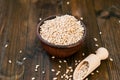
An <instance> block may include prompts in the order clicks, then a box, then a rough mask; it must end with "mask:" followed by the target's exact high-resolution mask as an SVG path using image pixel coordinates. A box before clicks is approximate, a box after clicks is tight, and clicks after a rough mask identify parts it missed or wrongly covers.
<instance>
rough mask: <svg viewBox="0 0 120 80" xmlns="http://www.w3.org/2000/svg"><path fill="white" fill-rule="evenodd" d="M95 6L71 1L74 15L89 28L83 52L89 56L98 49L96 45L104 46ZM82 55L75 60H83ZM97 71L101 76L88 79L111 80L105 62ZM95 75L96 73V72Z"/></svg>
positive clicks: (89, 2) (85, 1) (96, 75)
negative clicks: (95, 39) (81, 19)
mask: <svg viewBox="0 0 120 80" xmlns="http://www.w3.org/2000/svg"><path fill="white" fill-rule="evenodd" d="M75 3H76V4H75ZM78 3H79V4H78ZM93 5H94V3H93V2H92V1H87V0H84V1H82V0H71V8H72V9H71V10H72V11H71V13H72V15H74V16H77V17H78V18H81V17H83V22H84V23H85V25H86V28H87V36H86V41H85V44H86V45H85V46H84V48H83V51H82V52H85V53H86V54H87V55H88V54H90V53H93V52H94V51H95V50H96V49H97V48H98V47H96V46H95V44H98V45H99V46H103V44H102V42H101V37H100V35H99V27H98V24H97V21H96V14H95V11H94V6H93ZM63 6H64V5H63ZM63 9H64V8H63ZM65 11H66V10H65ZM68 11H69V10H68ZM93 38H97V39H98V41H97V42H95V41H94V40H93ZM80 54H81V52H79V53H78V54H76V56H74V59H77V58H79V59H83V58H81V57H82V56H81V57H80ZM78 55H79V57H78ZM97 69H98V70H99V71H100V74H95V75H94V76H91V75H90V76H89V77H88V78H89V79H90V80H93V79H94V80H96V79H97V80H108V79H109V78H108V72H107V66H106V63H105V62H102V65H101V66H100V67H99V68H97ZM94 73H96V72H95V71H94ZM98 76H99V77H98Z"/></svg>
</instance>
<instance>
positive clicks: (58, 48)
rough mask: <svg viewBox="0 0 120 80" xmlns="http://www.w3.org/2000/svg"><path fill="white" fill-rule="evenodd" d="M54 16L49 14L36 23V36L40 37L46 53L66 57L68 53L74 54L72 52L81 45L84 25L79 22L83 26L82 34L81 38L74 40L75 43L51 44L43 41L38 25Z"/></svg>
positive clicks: (77, 49)
mask: <svg viewBox="0 0 120 80" xmlns="http://www.w3.org/2000/svg"><path fill="white" fill-rule="evenodd" d="M55 17H56V16H50V17H47V18H45V19H43V20H41V21H40V23H39V24H38V25H37V36H38V38H39V39H40V42H41V45H42V46H43V48H44V49H45V50H46V51H47V52H48V54H50V55H53V56H56V57H59V58H64V57H68V56H70V55H72V54H74V53H76V52H77V51H79V50H80V48H81V46H82V45H83V42H84V39H85V36H86V27H85V25H84V24H83V23H82V22H81V24H82V25H83V27H84V34H83V37H82V39H81V40H79V41H78V42H76V43H75V44H71V45H54V44H51V43H49V42H47V41H45V40H44V39H43V38H42V37H41V36H40V26H41V25H42V24H43V23H44V21H46V20H51V19H54V18H55Z"/></svg>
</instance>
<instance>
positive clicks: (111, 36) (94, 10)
mask: <svg viewBox="0 0 120 80" xmlns="http://www.w3.org/2000/svg"><path fill="white" fill-rule="evenodd" d="M58 14H61V15H64V14H71V15H73V16H76V17H78V18H80V19H82V20H83V22H84V24H85V25H86V28H87V36H86V40H85V44H84V46H83V47H82V50H80V51H79V52H77V53H76V54H74V55H72V56H70V57H68V58H64V59H59V58H52V56H50V55H48V54H47V52H46V51H45V50H44V49H43V48H42V47H41V45H40V41H39V39H38V37H37V36H36V26H37V24H38V23H39V21H40V20H41V19H44V18H45V17H48V16H51V15H58ZM94 38H97V41H94ZM96 44H98V45H96ZM101 46H103V47H105V48H107V49H108V51H109V53H110V55H109V58H108V59H107V60H105V61H102V62H101V65H100V66H99V67H98V68H97V69H96V70H95V71H94V72H93V73H92V74H91V75H89V76H88V77H87V78H88V80H120V0H48V1H47V0H0V80H53V78H57V79H56V80H73V79H72V78H71V79H65V77H66V76H69V77H70V76H72V74H73V71H71V72H68V73H67V74H66V70H67V69H68V68H69V67H72V68H73V70H74V69H75V67H76V65H77V63H79V61H81V60H83V59H84V58H85V57H86V56H88V55H89V54H90V53H94V52H95V50H96V49H97V48H99V47H101ZM82 53H85V56H83V55H82ZM66 61H67V62H66ZM36 65H39V67H37V68H36V69H35V67H36ZM54 70H55V71H54ZM58 71H60V74H58V75H57V73H58ZM64 74H66V76H65V77H63V78H62V75H64ZM34 78H35V79H34ZM66 78H67V77H66Z"/></svg>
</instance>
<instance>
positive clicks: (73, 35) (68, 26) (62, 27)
mask: <svg viewBox="0 0 120 80" xmlns="http://www.w3.org/2000/svg"><path fill="white" fill-rule="evenodd" d="M83 34H84V27H83V25H82V24H81V22H80V21H79V20H78V19H76V18H75V17H74V16H71V15H62V16H56V18H54V19H51V20H46V21H44V23H43V24H42V25H41V26H40V35H41V37H42V38H43V39H44V40H46V41H47V42H49V43H52V44H55V45H71V44H74V43H76V42H78V41H79V40H81V39H82V37H83Z"/></svg>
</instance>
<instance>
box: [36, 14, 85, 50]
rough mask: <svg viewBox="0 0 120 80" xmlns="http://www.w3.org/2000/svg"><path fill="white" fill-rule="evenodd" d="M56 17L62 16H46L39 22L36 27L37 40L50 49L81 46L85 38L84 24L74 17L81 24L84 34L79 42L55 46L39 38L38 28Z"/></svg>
mask: <svg viewBox="0 0 120 80" xmlns="http://www.w3.org/2000/svg"><path fill="white" fill-rule="evenodd" d="M56 16H62V15H52V16H48V17H46V18H44V19H42V20H40V22H39V23H38V25H37V36H38V38H39V39H40V40H41V41H42V42H43V43H44V44H47V45H49V46H51V47H56V48H71V47H75V46H77V45H79V44H81V43H82V42H83V41H84V39H85V37H86V26H85V25H84V23H83V22H82V21H81V20H80V19H78V18H76V17H75V16H74V17H75V18H76V19H77V20H79V21H80V22H81V24H82V25H83V26H82V27H84V34H83V36H82V38H81V39H80V40H79V41H77V42H76V43H73V44H70V45H55V44H53V43H50V42H48V41H47V40H45V39H43V38H42V37H41V35H40V26H41V25H42V24H43V23H44V21H46V20H50V19H54V18H56ZM72 16H73V15H72Z"/></svg>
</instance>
